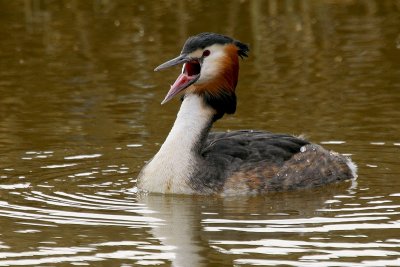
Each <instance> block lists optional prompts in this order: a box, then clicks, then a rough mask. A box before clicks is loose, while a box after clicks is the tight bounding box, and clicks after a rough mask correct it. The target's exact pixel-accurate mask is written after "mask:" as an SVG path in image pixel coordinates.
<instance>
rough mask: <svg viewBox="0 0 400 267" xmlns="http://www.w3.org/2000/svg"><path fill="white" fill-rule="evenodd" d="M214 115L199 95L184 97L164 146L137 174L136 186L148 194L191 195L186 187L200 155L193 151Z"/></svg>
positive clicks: (189, 188)
mask: <svg viewBox="0 0 400 267" xmlns="http://www.w3.org/2000/svg"><path fill="white" fill-rule="evenodd" d="M214 114H215V111H214V110H213V109H212V108H210V107H208V106H206V105H205V104H204V102H203V100H202V98H201V97H200V96H198V95H195V94H189V95H187V96H186V97H185V99H184V100H183V102H182V105H181V108H180V110H179V112H178V115H177V117H176V120H175V123H174V126H173V127H172V129H171V131H170V133H169V134H168V137H167V139H166V140H165V142H164V144H163V145H162V146H161V148H160V150H159V151H158V153H157V154H156V155H155V156H154V158H153V159H152V160H151V161H150V162H149V163H148V164H147V165H146V166H145V167H144V168H143V169H142V171H141V173H140V174H139V177H138V187H139V188H140V189H143V190H146V191H149V192H159V193H175V194H179V193H182V194H190V193H194V192H193V190H192V189H191V187H190V186H189V184H188V182H189V178H190V177H191V175H192V174H193V173H194V171H195V170H196V166H197V160H198V156H199V155H197V154H196V153H197V152H196V151H195V149H194V148H195V146H196V145H198V142H200V138H201V136H202V134H204V131H205V130H206V129H208V128H209V127H210V123H211V120H212V117H213V116H214Z"/></svg>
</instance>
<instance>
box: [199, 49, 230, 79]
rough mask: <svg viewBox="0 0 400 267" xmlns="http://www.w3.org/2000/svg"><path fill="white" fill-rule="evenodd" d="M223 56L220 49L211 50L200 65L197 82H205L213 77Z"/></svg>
mask: <svg viewBox="0 0 400 267" xmlns="http://www.w3.org/2000/svg"><path fill="white" fill-rule="evenodd" d="M223 56H224V54H223V52H222V51H211V55H210V56H208V57H207V58H205V59H204V61H203V65H202V66H201V72H200V78H199V80H198V81H197V82H198V83H202V82H207V81H209V80H212V79H213V78H215V77H216V76H217V75H218V73H219V71H220V69H219V68H220V62H221V59H222V57H223Z"/></svg>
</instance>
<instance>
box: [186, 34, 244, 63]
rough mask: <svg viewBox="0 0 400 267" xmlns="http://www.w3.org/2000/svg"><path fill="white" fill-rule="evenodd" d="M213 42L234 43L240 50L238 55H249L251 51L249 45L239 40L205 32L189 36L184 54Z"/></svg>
mask: <svg viewBox="0 0 400 267" xmlns="http://www.w3.org/2000/svg"><path fill="white" fill-rule="evenodd" d="M213 44H222V45H223V44H234V45H236V46H237V48H238V49H239V50H238V55H239V56H240V57H241V58H243V57H247V56H248V55H247V53H248V52H249V47H248V45H246V44H244V43H242V42H239V41H237V40H234V39H232V38H230V37H228V36H225V35H222V34H218V33H212V32H203V33H200V34H198V35H195V36H192V37H189V39H187V41H186V42H185V44H184V46H183V49H182V54H189V53H191V52H193V51H195V50H197V49H199V48H200V49H204V48H206V47H207V46H210V45H213Z"/></svg>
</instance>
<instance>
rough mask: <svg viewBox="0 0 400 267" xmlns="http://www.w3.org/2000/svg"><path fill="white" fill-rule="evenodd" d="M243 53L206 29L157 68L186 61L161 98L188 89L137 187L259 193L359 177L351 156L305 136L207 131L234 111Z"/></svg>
mask: <svg viewBox="0 0 400 267" xmlns="http://www.w3.org/2000/svg"><path fill="white" fill-rule="evenodd" d="M247 52H248V47H247V46H246V45H244V44H242V43H240V42H238V41H236V40H233V39H231V38H229V37H226V36H223V35H219V34H214V33H203V34H199V35H197V36H194V37H191V38H189V39H188V41H187V42H186V43H185V46H184V49H183V51H182V54H181V56H179V57H178V58H176V59H173V60H171V61H168V62H166V63H164V64H162V65H160V66H159V67H158V69H162V68H166V67H169V66H172V65H176V64H179V63H184V67H183V70H182V74H181V75H180V76H179V77H178V79H177V80H176V82H175V83H174V85H172V86H171V89H170V91H169V92H168V94H167V96H166V98H165V99H164V101H163V103H165V102H166V101H168V100H170V99H171V98H172V97H174V96H175V95H176V94H178V93H179V92H181V91H184V92H185V94H184V96H183V100H182V105H181V108H180V110H179V112H178V115H177V118H176V121H175V123H174V126H173V127H172V130H171V131H170V133H169V135H168V137H167V139H166V140H165V142H164V144H163V145H162V146H161V148H160V150H159V152H158V153H157V154H156V155H155V156H154V157H153V159H151V161H149V162H148V164H147V165H146V166H145V167H144V168H143V169H142V171H141V172H140V174H139V177H138V187H139V188H140V189H142V190H145V191H149V192H158V193H174V194H221V195H239V194H262V193H268V192H274V191H285V190H294V189H299V188H310V187H315V186H320V185H324V184H328V183H332V182H336V181H342V180H346V179H351V178H354V177H355V176H356V166H355V165H354V164H353V163H352V162H351V160H350V159H349V158H347V157H345V156H343V155H340V154H338V153H335V152H331V151H328V150H325V149H323V148H322V147H321V146H319V145H315V144H311V143H309V142H308V141H306V140H305V139H303V138H299V137H294V136H291V135H286V134H273V133H269V132H263V131H254V130H243V131H233V132H210V129H211V126H212V124H213V122H215V121H216V120H217V119H219V118H221V117H222V116H223V115H224V114H225V113H228V114H231V113H234V112H235V109H236V95H235V91H234V90H235V87H236V84H237V78H238V70H239V65H238V57H239V56H241V57H242V56H247ZM156 70H157V69H156Z"/></svg>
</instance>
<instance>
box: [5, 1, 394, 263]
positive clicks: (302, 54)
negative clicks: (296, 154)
mask: <svg viewBox="0 0 400 267" xmlns="http://www.w3.org/2000/svg"><path fill="white" fill-rule="evenodd" d="M399 25H400V1H394V0H393V1H379V0H375V1H373V0H371V1H291V0H289V1H200V0H198V1H190V2H189V1H167V0H164V1H106V0H102V1H101V0H99V1H39V0H36V1H34V0H25V1H22V0H21V1H1V0H0V37H1V39H0V266H70V265H78V266H80V265H83V266H85V265H90V266H141V265H161V266H170V265H173V266H184V267H185V266H193V267H194V266H232V265H235V266H256V265H258V266H260V265H261V266H276V265H279V264H281V265H285V266H312V267H313V266H400V164H399V163H400V156H399V155H400V27H399ZM202 31H214V32H220V33H224V34H227V35H230V36H234V37H235V38H237V39H239V40H241V41H243V42H246V43H249V44H250V47H251V52H250V57H249V58H248V59H246V60H244V61H242V62H241V73H240V82H239V86H238V88H237V94H238V99H239V104H238V111H237V113H236V114H235V115H233V116H227V117H225V118H224V119H222V120H220V121H219V122H217V124H216V125H215V126H214V128H215V129H218V130H236V129H249V128H250V129H262V130H268V131H273V132H286V133H291V134H296V135H299V134H305V135H306V136H308V137H309V139H310V140H312V141H314V142H316V143H321V144H323V145H324V146H326V147H327V148H330V149H334V150H336V151H339V152H341V153H345V154H347V155H351V156H352V158H353V160H354V161H355V162H356V163H357V164H358V166H359V177H358V179H357V181H354V182H352V183H344V184H340V185H335V186H327V187H325V188H320V189H315V190H308V191H301V192H291V193H281V194H274V195H268V196H262V197H254V198H243V197H240V198H228V199H223V198H202V197H182V196H152V195H150V196H146V197H139V196H137V194H136V193H135V190H134V187H135V182H136V175H137V173H138V171H139V170H140V168H141V167H142V166H143V164H144V162H145V161H146V160H148V159H149V158H151V157H152V155H154V153H155V152H156V151H157V150H158V148H159V146H160V143H162V142H163V140H164V138H165V136H166V135H167V134H168V132H169V129H170V127H171V125H172V123H173V120H174V118H175V115H176V112H177V110H178V108H179V101H177V100H175V101H171V102H170V103H168V104H167V105H164V106H160V102H161V100H162V99H163V97H164V96H165V94H166V92H167V90H168V88H169V84H171V83H172V82H173V81H174V80H175V78H176V77H177V74H178V72H179V71H180V70H179V68H176V69H171V70H168V71H165V72H160V73H154V72H153V68H154V67H155V66H157V65H158V64H159V63H162V62H164V61H165V60H166V59H169V58H171V57H173V56H175V55H177V54H178V53H179V51H180V49H181V46H182V44H183V42H184V41H185V40H186V38H187V37H188V36H190V35H193V34H196V33H199V32H202Z"/></svg>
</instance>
